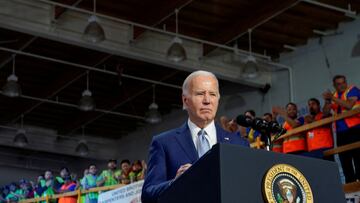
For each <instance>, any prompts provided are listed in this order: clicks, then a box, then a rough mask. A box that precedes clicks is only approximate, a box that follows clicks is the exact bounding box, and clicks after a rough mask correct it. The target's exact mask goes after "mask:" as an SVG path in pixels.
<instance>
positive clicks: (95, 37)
mask: <svg viewBox="0 0 360 203" xmlns="http://www.w3.org/2000/svg"><path fill="white" fill-rule="evenodd" d="M93 3H94V6H93V8H94V14H93V15H91V16H90V18H89V19H88V25H87V26H86V28H85V31H84V34H83V39H84V40H85V41H88V42H91V43H98V42H102V41H104V40H105V32H104V29H103V28H102V26H101V25H100V24H99V23H98V21H99V19H98V18H97V17H96V0H94V1H93Z"/></svg>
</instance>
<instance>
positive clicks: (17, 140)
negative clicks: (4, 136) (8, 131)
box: [13, 114, 29, 147]
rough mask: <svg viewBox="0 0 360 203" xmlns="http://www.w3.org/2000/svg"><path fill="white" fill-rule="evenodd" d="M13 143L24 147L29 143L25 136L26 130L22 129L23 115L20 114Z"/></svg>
mask: <svg viewBox="0 0 360 203" xmlns="http://www.w3.org/2000/svg"><path fill="white" fill-rule="evenodd" d="M13 142H14V145H15V146H17V147H25V146H26V145H28V144H29V141H28V139H27V137H26V131H25V129H24V115H23V114H22V115H21V126H20V129H19V130H18V131H17V132H16V135H15V137H14V140H13Z"/></svg>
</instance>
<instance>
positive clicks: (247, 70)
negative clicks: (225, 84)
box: [241, 29, 259, 79]
mask: <svg viewBox="0 0 360 203" xmlns="http://www.w3.org/2000/svg"><path fill="white" fill-rule="evenodd" d="M251 32H252V30H251V29H249V56H248V57H247V59H246V61H245V65H244V68H243V69H242V74H241V75H242V77H244V78H247V79H254V78H256V77H257V76H258V72H259V67H258V64H257V62H256V59H255V57H254V56H253V55H252V46H251V45H252V44H251Z"/></svg>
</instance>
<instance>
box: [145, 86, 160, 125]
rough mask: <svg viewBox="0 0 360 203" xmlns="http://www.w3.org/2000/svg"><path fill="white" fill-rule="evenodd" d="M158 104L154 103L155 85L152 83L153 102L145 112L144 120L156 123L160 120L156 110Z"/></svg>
mask: <svg viewBox="0 0 360 203" xmlns="http://www.w3.org/2000/svg"><path fill="white" fill-rule="evenodd" d="M158 108H159V106H158V105H157V104H156V103H155V85H153V102H152V103H151V104H150V106H149V110H148V112H146V114H145V121H146V122H148V123H150V124H157V123H160V122H161V121H162V118H161V114H160V112H159V111H158Z"/></svg>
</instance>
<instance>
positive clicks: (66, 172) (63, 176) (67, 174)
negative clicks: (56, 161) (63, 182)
mask: <svg viewBox="0 0 360 203" xmlns="http://www.w3.org/2000/svg"><path fill="white" fill-rule="evenodd" d="M60 176H61V177H62V178H65V177H67V176H69V172H68V171H67V170H66V169H65V168H63V169H62V170H61V171H60Z"/></svg>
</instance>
